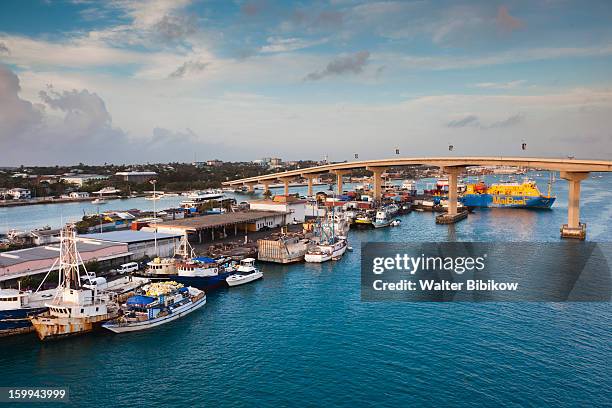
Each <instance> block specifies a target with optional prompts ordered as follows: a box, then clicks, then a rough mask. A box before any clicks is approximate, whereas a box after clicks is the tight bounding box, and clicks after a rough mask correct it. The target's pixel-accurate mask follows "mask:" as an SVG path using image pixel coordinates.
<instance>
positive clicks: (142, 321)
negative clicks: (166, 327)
mask: <svg viewBox="0 0 612 408" xmlns="http://www.w3.org/2000/svg"><path fill="white" fill-rule="evenodd" d="M144 290H145V292H144V293H143V294H140V295H135V296H132V297H130V298H128V299H127V301H126V303H125V304H124V305H121V312H120V316H119V317H117V318H116V319H114V320H111V321H108V322H106V323H104V324H102V327H104V328H105V329H108V330H110V331H112V332H114V333H126V332H133V331H140V330H145V329H150V328H152V327H156V326H160V325H162V324H166V323H169V322H171V321H173V320H176V319H178V318H180V317H183V316H186V315H188V314H189V313H191V312H193V311H195V310H197V309H199V308H200V307H202V306H204V305H205V304H206V294H205V293H204V291H201V290H199V289H196V288H193V287H184V286H183V285H181V284H179V283H177V282H156V283H152V284H150V285H148V286H146V287H145V288H144Z"/></svg>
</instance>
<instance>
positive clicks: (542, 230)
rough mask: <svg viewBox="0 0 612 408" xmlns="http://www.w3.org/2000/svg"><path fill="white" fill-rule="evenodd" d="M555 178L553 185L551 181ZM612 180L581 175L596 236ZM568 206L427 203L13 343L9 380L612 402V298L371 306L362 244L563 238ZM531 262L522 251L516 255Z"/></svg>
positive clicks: (155, 393) (209, 401)
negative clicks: (107, 321)
mask: <svg viewBox="0 0 612 408" xmlns="http://www.w3.org/2000/svg"><path fill="white" fill-rule="evenodd" d="M541 184H542V186H544V184H543V183H541ZM611 187H612V178H611V177H610V176H605V177H604V178H597V179H589V180H588V181H586V182H585V183H583V201H582V203H583V211H582V221H583V222H586V223H587V224H588V228H589V231H588V234H589V235H588V238H589V239H590V240H593V241H605V242H612V222H611V221H610V220H611V217H610V216H611V215H612V188H611ZM566 190H567V188H566V185H565V182H558V183H557V185H556V193H557V195H558V196H559V199H558V202H557V203H556V204H555V209H554V210H552V211H544V212H536V211H522V210H514V211H512V210H508V211H505V210H484V211H478V212H477V213H475V214H473V215H471V216H470V217H469V219H468V220H467V221H463V222H461V223H459V224H457V225H455V226H439V225H435V224H434V220H433V215H431V214H423V213H413V214H409V215H406V216H404V217H403V223H402V226H401V227H399V228H395V229H392V228H388V229H383V230H376V231H351V234H350V241H351V245H352V246H353V247H354V248H355V250H354V252H350V253H347V254H346V255H345V257H344V258H343V259H342V260H341V261H339V262H337V263H327V264H323V265H311V264H300V265H292V266H287V267H284V266H276V265H267V264H266V265H263V266H262V269H263V270H264V273H265V278H264V280H263V281H260V282H257V283H255V284H252V285H250V286H245V287H239V288H234V289H232V290H226V291H222V292H219V293H215V294H211V295H209V298H208V304H207V305H206V306H205V307H204V308H203V309H202V310H200V311H198V312H196V313H194V314H192V315H190V316H188V317H186V318H184V319H182V320H179V321H177V322H174V323H172V324H169V325H166V326H164V327H160V328H158V329H155V330H152V331H149V332H144V333H136V334H127V335H112V334H106V333H99V334H96V335H88V336H83V337H80V338H74V339H69V340H65V341H61V342H55V343H46V344H41V343H39V342H38V340H37V339H36V338H35V337H34V336H26V337H21V338H9V339H1V340H0V344H1V345H2V353H0V367H2V371H3V375H2V380H0V385H1V386H34V385H39V386H40V385H45V386H68V387H70V392H71V398H72V403H73V404H75V405H78V406H87V407H99V406H122V405H128V404H129V405H134V406H151V407H162V406H164V407H165V406H245V405H251V406H270V407H276V406H295V405H299V406H326V405H331V404H333V405H337V406H346V407H354V406H366V405H368V406H371V405H374V404H376V405H378V406H386V407H398V406H432V407H433V406H436V407H437V406H466V407H471V406H501V405H508V406H533V407H541V406H588V407H592V406H606V405H607V406H610V403H611V401H610V395H611V391H612V389H611V388H612V384H611V381H610V378H612V368H611V364H610V362H611V361H612V348H611V340H612V317H611V312H612V308H611V306H610V304H609V303H586V304H576V303H554V304H553V303H478V304H472V303H447V304H438V303H436V304H426V303H418V304H417V303H364V302H361V301H360V281H359V279H360V278H359V261H360V255H359V248H360V242H361V241H389V242H391V241H395V242H407V241H432V240H433V241H454V240H458V241H468V240H470V241H551V242H553V241H557V240H559V226H560V225H561V224H562V223H563V222H565V217H566V208H567V207H566ZM518 261H520V260H518Z"/></svg>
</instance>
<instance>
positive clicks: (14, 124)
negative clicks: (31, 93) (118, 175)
mask: <svg viewBox="0 0 612 408" xmlns="http://www.w3.org/2000/svg"><path fill="white" fill-rule="evenodd" d="M19 82H20V81H19V77H18V76H17V75H16V74H15V73H13V72H12V71H11V70H10V69H9V68H8V67H6V66H3V65H0V151H1V152H2V157H3V160H5V162H7V163H9V162H10V163H12V164H22V163H23V164H31V163H38V164H71V163H77V162H83V163H103V162H113V163H134V162H145V161H164V162H167V161H169V160H180V159H184V158H185V157H192V154H193V152H194V151H201V150H203V151H213V149H217V148H220V147H219V146H220V145H216V144H211V143H206V141H204V140H202V139H201V138H200V137H199V136H198V135H197V134H196V133H195V132H193V131H191V130H189V129H187V130H186V131H185V132H173V131H171V130H168V129H165V128H159V127H156V128H154V129H153V132H152V134H149V135H146V136H145V137H130V136H129V135H128V133H127V132H125V131H124V130H123V129H121V128H119V127H117V126H115V125H114V124H113V120H112V117H111V114H110V113H109V111H108V109H107V107H106V103H105V102H104V100H103V99H102V98H101V97H100V96H99V95H98V94H97V93H95V92H91V91H89V90H87V89H81V90H77V89H73V90H63V91H58V90H55V89H54V88H53V87H51V86H49V87H48V88H47V89H45V90H42V91H40V92H39V97H40V100H41V102H42V103H40V104H33V103H31V102H29V101H27V100H24V99H22V98H21V97H20V96H19V92H20V90H21V88H20V84H19ZM136 153H137V154H136Z"/></svg>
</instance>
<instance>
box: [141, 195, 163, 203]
mask: <svg viewBox="0 0 612 408" xmlns="http://www.w3.org/2000/svg"><path fill="white" fill-rule="evenodd" d="M163 197H164V195H162V194H156V195H151V196H146V197H145V198H144V199H145V200H148V201H158V200H161V199H162V198H163Z"/></svg>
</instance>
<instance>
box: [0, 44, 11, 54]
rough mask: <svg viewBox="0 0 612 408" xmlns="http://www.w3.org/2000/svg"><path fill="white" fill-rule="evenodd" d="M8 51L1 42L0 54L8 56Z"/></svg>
mask: <svg viewBox="0 0 612 408" xmlns="http://www.w3.org/2000/svg"><path fill="white" fill-rule="evenodd" d="M10 53H11V52H10V50H9V49H8V47H7V46H6V44H4V43H3V42H0V54H10Z"/></svg>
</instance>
